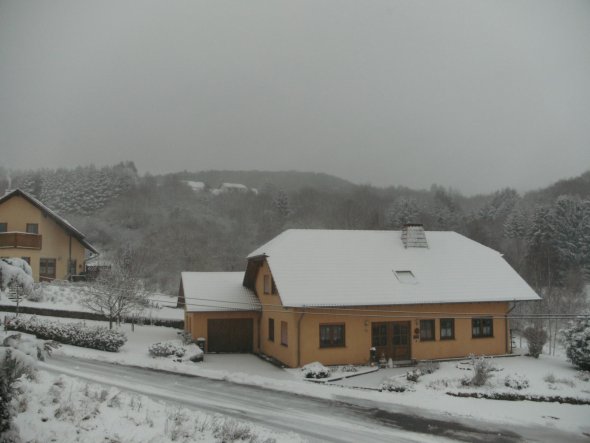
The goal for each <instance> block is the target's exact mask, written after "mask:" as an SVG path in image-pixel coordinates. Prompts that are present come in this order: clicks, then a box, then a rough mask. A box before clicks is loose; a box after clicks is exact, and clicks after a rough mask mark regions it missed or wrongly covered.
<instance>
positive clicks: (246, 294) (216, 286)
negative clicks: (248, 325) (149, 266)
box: [181, 272, 261, 312]
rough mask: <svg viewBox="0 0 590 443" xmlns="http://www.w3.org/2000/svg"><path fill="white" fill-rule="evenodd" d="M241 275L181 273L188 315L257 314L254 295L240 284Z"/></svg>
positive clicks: (237, 273)
mask: <svg viewBox="0 0 590 443" xmlns="http://www.w3.org/2000/svg"><path fill="white" fill-rule="evenodd" d="M243 277H244V273H243V272H183V273H182V274H181V278H182V288H183V290H184V301H185V304H186V310H187V311H188V312H207V311H260V310H261V306H260V302H259V301H258V298H257V297H256V295H255V294H254V293H253V292H252V291H250V290H249V289H248V288H245V287H244V286H243V285H242V279H243Z"/></svg>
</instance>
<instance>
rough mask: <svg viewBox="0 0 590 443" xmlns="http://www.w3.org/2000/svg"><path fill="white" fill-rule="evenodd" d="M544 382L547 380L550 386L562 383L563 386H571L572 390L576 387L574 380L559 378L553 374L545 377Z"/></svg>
mask: <svg viewBox="0 0 590 443" xmlns="http://www.w3.org/2000/svg"><path fill="white" fill-rule="evenodd" d="M543 380H545V381H546V382H547V383H549V384H550V385H554V384H557V383H560V384H562V385H566V386H569V387H570V388H573V387H574V386H575V385H576V384H575V383H574V381H573V380H571V379H569V378H557V377H556V376H555V375H553V374H552V373H549V374H547V375H546V376H545V377H543Z"/></svg>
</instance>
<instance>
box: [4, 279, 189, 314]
mask: <svg viewBox="0 0 590 443" xmlns="http://www.w3.org/2000/svg"><path fill="white" fill-rule="evenodd" d="M85 287H86V283H70V282H61V281H56V282H52V283H41V284H39V285H38V288H39V289H37V290H36V293H37V294H39V297H40V299H39V300H38V301H32V300H23V301H21V303H20V304H21V306H28V307H35V308H42V309H58V310H64V311H79V312H89V309H88V308H86V307H85V306H83V305H82V304H81V303H80V299H81V297H82V294H83V292H84V289H85ZM149 299H150V302H151V306H150V308H149V309H146V310H145V311H144V312H143V314H142V317H145V318H148V319H150V318H153V319H166V320H183V319H184V311H183V310H182V309H177V308H176V307H175V306H176V302H177V297H176V296H170V295H166V294H161V293H150V294H149ZM2 305H8V306H14V305H15V303H14V302H13V301H11V300H9V299H8V295H7V294H6V293H4V292H1V291H0V310H1V306H2Z"/></svg>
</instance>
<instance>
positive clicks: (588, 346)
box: [563, 316, 590, 370]
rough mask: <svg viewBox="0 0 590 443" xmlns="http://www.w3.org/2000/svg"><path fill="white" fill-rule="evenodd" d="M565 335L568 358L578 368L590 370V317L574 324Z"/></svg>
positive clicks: (565, 331) (564, 332)
mask: <svg viewBox="0 0 590 443" xmlns="http://www.w3.org/2000/svg"><path fill="white" fill-rule="evenodd" d="M563 335H564V337H565V344H566V348H565V353H566V355H567V357H568V358H569V359H570V360H571V362H572V363H573V364H574V365H576V366H577V367H578V368H580V369H583V370H590V316H587V317H586V318H582V319H580V320H578V321H576V322H575V323H573V324H572V325H571V326H570V327H569V328H568V329H566V330H564V331H563Z"/></svg>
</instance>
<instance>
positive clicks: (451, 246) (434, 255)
mask: <svg viewBox="0 0 590 443" xmlns="http://www.w3.org/2000/svg"><path fill="white" fill-rule="evenodd" d="M425 235H426V240H427V242H428V248H417V247H408V248H405V247H404V243H403V241H402V236H401V232H400V231H352V230H301V229H292V230H288V231H285V232H283V233H282V234H280V235H279V236H277V237H275V238H274V239H273V240H271V241H270V242H268V243H266V244H265V245H263V246H261V247H260V248H258V249H256V250H255V251H253V252H252V253H251V254H250V255H249V256H248V258H256V257H261V256H264V257H266V260H267V261H268V264H269V266H270V269H271V272H272V274H273V278H274V281H275V284H276V286H277V289H278V292H279V294H280V297H281V301H282V303H283V305H285V306H295V307H297V306H365V305H392V304H422V303H465V302H486V301H514V300H537V299H538V298H539V296H538V295H537V294H536V293H535V292H534V291H533V290H532V289H531V287H530V286H529V285H528V284H527V283H526V282H525V281H524V280H523V279H522V278H521V277H520V276H519V275H518V273H516V271H514V269H512V268H511V267H510V265H509V264H508V263H507V262H506V261H505V260H504V259H503V258H502V255H501V254H500V253H499V252H497V251H494V250H493V249H490V248H488V247H486V246H483V245H481V244H480V243H477V242H475V241H473V240H470V239H468V238H467V237H464V236H462V235H460V234H457V233H455V232H442V231H440V232H439V231H426V233H425ZM407 271H409V273H408V272H407ZM396 273H397V274H396Z"/></svg>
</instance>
